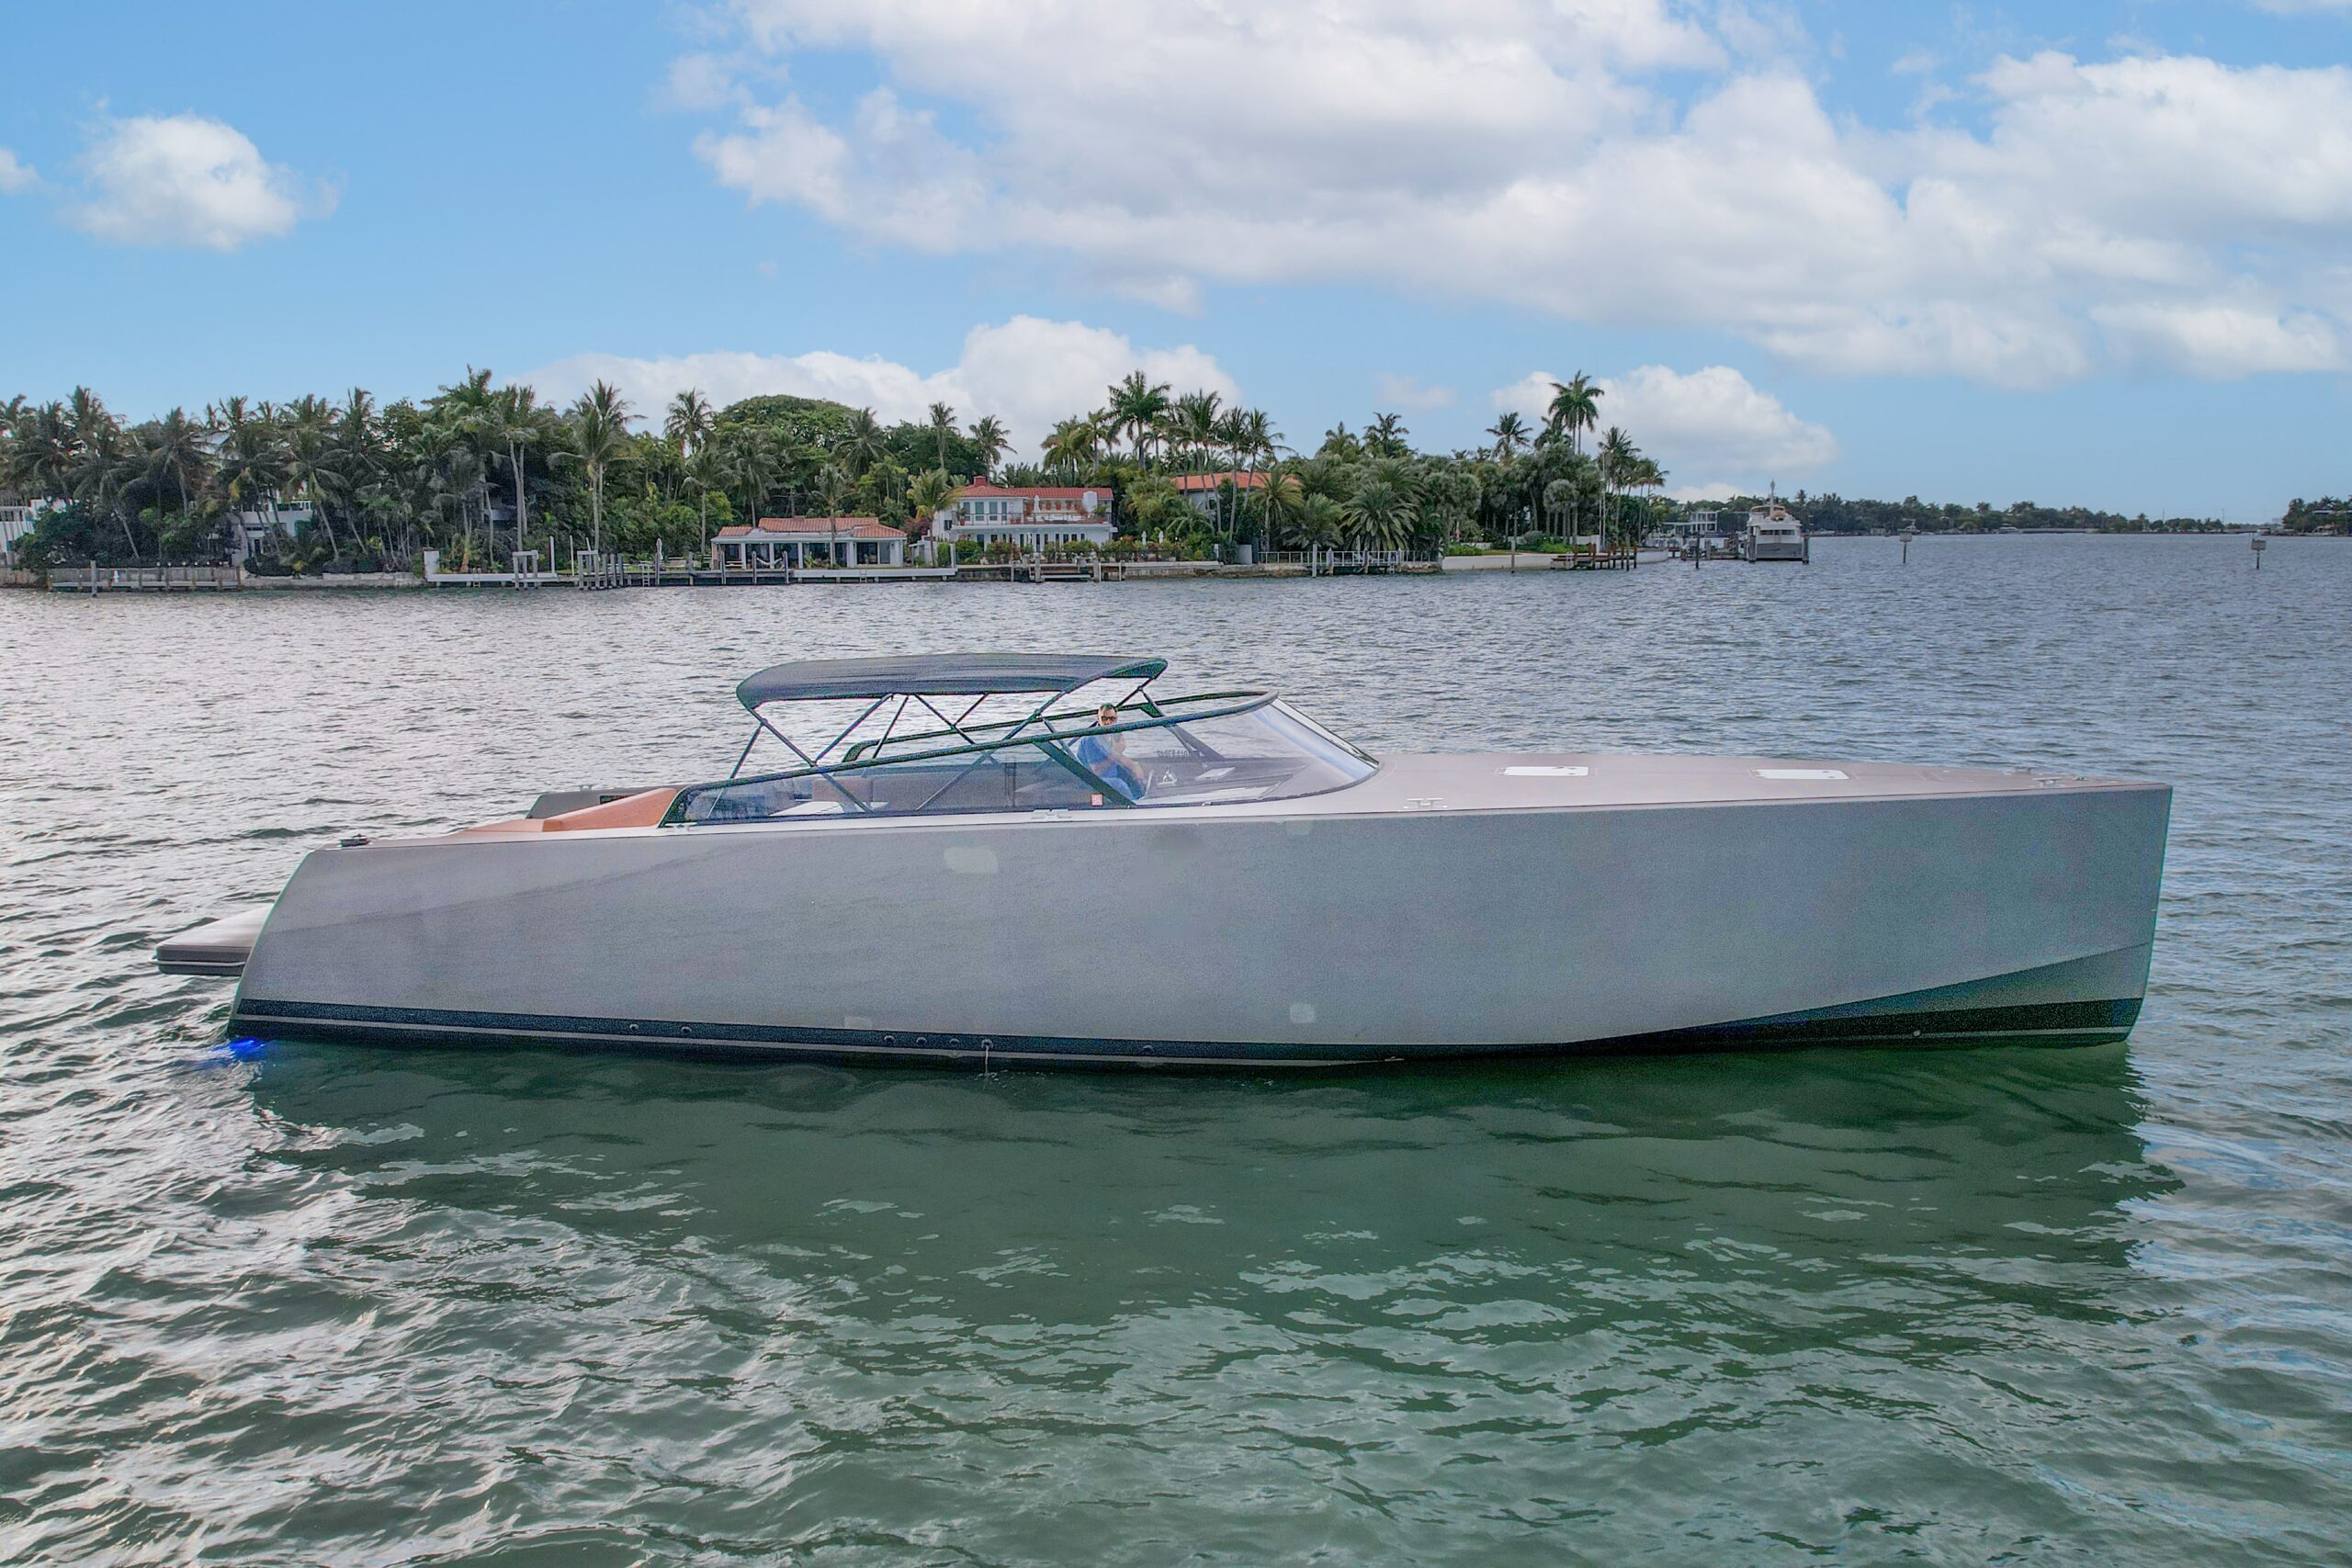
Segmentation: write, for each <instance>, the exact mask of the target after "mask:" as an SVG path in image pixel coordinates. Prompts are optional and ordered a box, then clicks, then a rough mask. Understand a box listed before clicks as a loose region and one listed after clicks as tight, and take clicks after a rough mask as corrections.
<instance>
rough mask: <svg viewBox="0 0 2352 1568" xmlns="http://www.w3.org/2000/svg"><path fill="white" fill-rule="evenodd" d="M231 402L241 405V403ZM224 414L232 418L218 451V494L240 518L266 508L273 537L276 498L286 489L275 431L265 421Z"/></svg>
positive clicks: (282, 456)
mask: <svg viewBox="0 0 2352 1568" xmlns="http://www.w3.org/2000/svg"><path fill="white" fill-rule="evenodd" d="M231 402H232V403H240V402H242V400H241V399H232V400H231ZM224 412H229V413H230V414H231V418H230V421H229V438H228V440H227V441H226V442H224V443H222V445H221V447H220V471H219V475H218V478H219V479H220V489H221V492H222V493H223V494H225V495H226V496H227V497H228V498H229V508H230V510H231V511H232V512H234V513H240V514H242V513H247V512H254V511H258V510H259V509H260V508H261V507H262V506H263V505H265V504H266V505H267V507H268V509H269V511H268V516H269V526H270V531H271V533H272V534H273V535H275V534H276V532H277V494H278V491H281V490H283V489H284V488H285V485H286V458H285V453H284V450H283V446H282V444H281V443H280V441H279V439H278V434H277V426H276V424H274V423H271V422H270V421H267V420H259V419H246V418H243V417H239V416H241V415H242V413H243V410H242V409H234V410H227V411H224Z"/></svg>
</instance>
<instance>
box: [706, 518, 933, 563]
mask: <svg viewBox="0 0 2352 1568" xmlns="http://www.w3.org/2000/svg"><path fill="white" fill-rule="evenodd" d="M710 548H711V554H712V556H713V557H714V558H716V560H717V561H718V564H719V565H720V566H723V567H735V568H745V569H758V570H771V569H775V568H781V567H787V566H788V567H792V568H794V569H796V570H799V569H805V568H808V567H812V566H813V567H820V568H821V567H849V566H904V565H905V564H906V561H907V536H906V535H905V534H903V533H901V532H900V531H899V530H898V529H896V528H893V527H891V526H890V525H888V524H887V523H885V522H883V521H882V520H881V519H880V518H877V517H763V518H761V519H760V520H759V521H758V522H757V523H732V524H729V525H727V526H726V527H724V528H721V529H720V530H719V531H718V536H717V537H715V538H713V539H712V540H711V541H710Z"/></svg>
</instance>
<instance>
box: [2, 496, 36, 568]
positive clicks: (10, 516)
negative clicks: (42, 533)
mask: <svg viewBox="0 0 2352 1568" xmlns="http://www.w3.org/2000/svg"><path fill="white" fill-rule="evenodd" d="M32 531H33V509H32V508H31V507H29V506H0V556H13V555H15V554H16V551H17V540H18V539H21V538H23V537H24V536H26V535H27V534H29V533H31V532H32Z"/></svg>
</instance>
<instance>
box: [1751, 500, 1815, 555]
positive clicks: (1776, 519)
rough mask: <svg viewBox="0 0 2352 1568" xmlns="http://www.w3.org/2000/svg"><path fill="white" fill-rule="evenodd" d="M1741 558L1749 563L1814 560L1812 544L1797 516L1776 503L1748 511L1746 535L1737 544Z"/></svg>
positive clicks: (1775, 501)
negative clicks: (1738, 544)
mask: <svg viewBox="0 0 2352 1568" xmlns="http://www.w3.org/2000/svg"><path fill="white" fill-rule="evenodd" d="M1739 553H1740V558H1742V559H1743V560H1749V561H1765V560H1792V561H1810V560H1812V559H1813V541H1812V540H1811V539H1809V538H1807V537H1806V536H1805V531H1804V524H1803V523H1802V522H1800V521H1799V520H1798V518H1797V515H1796V513H1792V512H1791V511H1790V510H1789V509H1788V508H1787V507H1785V506H1783V505H1781V503H1780V502H1779V501H1778V500H1773V501H1768V502H1765V503H1764V504H1763V505H1761V506H1758V507H1754V508H1751V509H1750V510H1749V512H1748V513H1747V535H1746V536H1744V537H1743V539H1742V540H1741V542H1740V547H1739Z"/></svg>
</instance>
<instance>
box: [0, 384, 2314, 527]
mask: <svg viewBox="0 0 2352 1568" xmlns="http://www.w3.org/2000/svg"><path fill="white" fill-rule="evenodd" d="M1605 397H1606V389H1604V388H1602V387H1600V385H1598V384H1597V383H1595V382H1594V380H1593V379H1592V378H1590V377H1589V376H1586V375H1584V374H1582V373H1581V372H1579V373H1578V374H1577V376H1575V377H1573V378H1570V379H1569V380H1567V381H1564V382H1555V383H1554V385H1553V393H1552V396H1551V399H1550V401H1549V405H1548V407H1547V409H1546V410H1545V412H1544V415H1543V417H1541V418H1540V419H1538V420H1535V421H1532V422H1531V421H1530V420H1529V419H1528V418H1527V417H1526V416H1523V415H1521V414H1520V413H1517V412H1507V413H1504V414H1503V415H1501V416H1500V417H1499V418H1498V419H1497V420H1496V422H1495V423H1494V424H1493V425H1492V426H1490V427H1489V428H1488V429H1487V431H1486V432H1485V435H1486V440H1485V442H1484V443H1483V444H1482V445H1480V446H1476V447H1474V448H1469V449H1457V450H1454V451H1452V452H1444V453H1439V452H1425V451H1421V450H1419V449H1417V448H1416V447H1415V446H1413V444H1412V441H1411V432H1410V431H1409V430H1408V429H1407V427H1406V425H1405V423H1404V420H1403V418H1402V417H1401V416H1400V415H1398V414H1396V413H1393V412H1375V413H1374V415H1373V417H1372V418H1371V420H1370V421H1369V422H1367V423H1365V424H1364V426H1363V428H1362V429H1361V430H1360V431H1359V430H1351V429H1350V428H1349V427H1348V426H1347V425H1345V424H1344V423H1341V424H1337V425H1334V426H1332V427H1331V428H1330V429H1329V430H1327V431H1325V432H1324V433H1323V435H1322V438H1321V440H1320V441H1319V442H1318V443H1317V445H1316V446H1314V447H1313V448H1312V449H1311V450H1306V451H1301V450H1297V449H1295V448H1294V447H1292V446H1289V445H1288V444H1286V442H1285V440H1284V437H1283V433H1282V431H1281V430H1279V429H1278V428H1276V426H1275V424H1274V422H1273V420H1272V417H1271V416H1270V415H1269V414H1268V413H1267V412H1265V411H1264V410H1262V409H1255V408H1247V407H1240V406H1236V405H1229V404H1227V402H1226V401H1225V400H1224V399H1223V398H1222V397H1220V395H1219V394H1217V393H1216V392H1215V391H1210V390H1202V389H1194V390H1188V391H1181V392H1180V391H1177V390H1175V389H1173V388H1172V387H1171V386H1170V384H1169V383H1167V382H1159V381H1154V380H1152V379H1151V378H1149V377H1148V376H1146V375H1145V374H1144V373H1143V372H1142V371H1136V372H1134V373H1132V374H1130V375H1128V376H1126V377H1125V378H1123V379H1121V380H1119V381H1118V382H1116V383H1114V384H1113V385H1111V386H1109V387H1106V388H1105V389H1104V391H1103V401H1102V403H1101V405H1100V406H1099V407H1097V408H1094V409H1091V410H1089V411H1086V412H1080V413H1074V414H1071V415H1070V416H1069V417H1067V418H1065V419H1061V420H1059V421H1057V422H1056V423H1054V425H1053V427H1052V429H1051V430H1050V432H1049V433H1048V434H1046V437H1045V439H1044V441H1043V442H1042V443H1041V444H1040V446H1039V447H1038V448H1037V450H1036V454H1035V457H1034V458H1025V457H1024V458H1016V454H1015V453H1014V449H1013V447H1012V439H1011V436H1010V434H1009V432H1008V430H1007V427H1006V425H1005V423H1004V422H1003V421H1001V419H999V418H997V417H995V416H994V415H989V414H981V415H979V416H978V417H975V418H971V419H969V420H965V419H963V418H962V417H960V416H959V414H958V412H957V411H956V409H954V408H952V407H950V406H949V405H947V404H946V403H944V402H939V403H933V404H932V405H931V407H930V408H929V410H928V412H927V413H926V415H925V417H924V418H922V419H921V420H906V421H898V422H893V423H886V422H884V421H883V420H882V419H881V418H880V417H879V416H877V415H876V412H875V411H874V410H872V409H870V408H850V407H848V406H846V405H844V404H842V403H837V402H831V401H828V400H821V399H814V398H799V397H789V396H780V395H779V396H765V397H754V398H749V399H745V400H741V401H738V402H735V403H732V404H730V405H729V406H727V407H726V408H724V409H720V408H715V407H714V406H713V405H712V403H711V401H710V400H709V399H708V398H707V397H706V396H705V395H704V394H703V393H702V392H701V391H699V390H695V389H689V390H687V391H684V392H681V393H679V394H677V395H676V396H675V397H673V399H671V400H669V402H668V403H667V404H666V405H664V406H663V407H662V408H661V409H660V410H659V411H649V412H644V413H640V412H639V411H638V410H637V409H635V408H633V407H632V406H631V404H630V402H629V400H628V399H627V398H626V397H625V396H624V395H623V394H622V393H621V392H620V391H619V390H618V389H616V388H615V387H613V386H611V385H609V384H607V383H605V382H603V381H598V382H596V383H595V384H594V385H593V386H591V387H590V388H589V389H588V390H587V391H586V392H584V393H582V395H581V396H580V397H579V398H577V399H575V400H572V401H571V403H569V404H567V405H563V406H560V407H559V406H553V405H550V404H548V403H546V402H543V401H541V400H540V399H539V397H538V394H537V392H536V391H535V390H534V389H532V388H530V387H529V386H525V385H514V384H509V385H505V386H500V385H497V384H495V378H494V377H493V375H492V372H490V371H488V370H479V369H471V368H469V370H468V372H467V373H466V375H465V376H463V377H462V378H459V379H458V380H457V381H455V382H454V383H452V384H450V385H448V386H445V387H442V388H440V389H437V390H436V391H435V393H434V394H433V395H432V396H430V397H428V398H424V399H422V400H406V399H403V400H399V401H395V402H392V403H389V404H379V402H378V401H377V400H376V399H375V398H374V397H373V396H372V395H371V394H369V393H368V391H367V390H365V389H356V388H355V389H352V390H351V391H350V392H349V393H347V394H346V395H345V396H344V397H343V398H341V399H327V398H322V397H317V396H306V397H301V398H298V399H295V400H292V401H290V402H286V403H272V402H266V401H254V400H249V399H246V398H243V397H232V398H226V399H223V400H220V402H218V403H214V404H209V405H207V406H206V407H205V408H204V409H203V411H202V412H200V413H198V414H193V415H191V414H189V413H188V412H186V411H185V410H183V409H178V408H175V409H173V410H171V411H170V412H167V413H165V414H164V415H163V416H162V417H161V418H157V419H149V420H145V421H141V422H137V423H126V422H125V421H123V420H121V419H119V417H117V416H116V415H115V414H114V413H113V412H111V411H110V410H109V409H108V408H107V406H106V404H105V402H104V401H103V400H101V399H100V398H99V397H98V396H97V395H96V393H95V392H93V391H91V390H90V389H88V388H76V389H74V393H73V395H72V396H71V397H70V398H67V399H64V400H58V401H51V402H46V403H33V402H29V401H28V400H25V399H23V398H21V397H19V398H12V399H9V400H6V402H0V502H5V501H9V500H14V501H17V502H40V503H42V510H40V513H39V514H38V518H37V521H36V525H35V526H34V527H33V529H32V530H31V533H30V534H29V535H28V537H27V538H26V539H25V540H24V541H23V542H22V543H21V544H20V545H19V547H18V556H19V558H20V560H21V561H22V562H23V563H25V564H28V565H31V566H33V567H36V568H40V567H43V566H46V565H48V564H50V563H51V562H55V563H66V562H73V561H80V560H85V559H86V560H96V561H98V562H101V563H102V564H124V563H142V562H143V563H155V562H175V563H176V562H187V561H204V560H218V559H221V558H225V556H226V555H227V553H228V552H229V551H230V550H231V549H232V547H235V545H236V544H237V543H238V539H239V535H240V532H241V530H242V531H243V533H245V534H247V535H249V536H254V537H255V538H257V539H258V541H259V544H258V548H259V550H260V552H261V554H260V559H259V562H258V564H259V567H260V569H261V570H368V569H372V568H378V567H400V568H405V569H412V570H413V568H414V566H415V565H416V563H417V561H418V559H419V558H420V557H421V554H422V552H423V551H424V550H425V549H428V548H434V549H438V550H440V551H441V552H442V554H443V556H444V558H445V560H446V561H447V563H448V564H449V565H451V566H454V567H458V568H465V567H469V566H496V565H503V564H504V563H505V562H506V561H507V560H508V559H510V558H511V557H512V554H513V552H515V550H517V549H523V548H535V549H538V550H541V551H542V552H544V554H543V559H546V560H548V562H549V563H553V562H554V561H555V560H556V559H557V558H560V556H562V555H563V554H564V553H566V552H567V551H568V550H569V551H576V550H577V549H579V548H582V547H585V548H589V549H597V550H605V551H610V552H618V553H621V554H625V555H628V556H631V557H643V556H650V555H652V554H654V553H656V552H657V551H659V552H662V553H666V554H667V555H669V556H672V557H695V556H707V552H708V547H709V540H710V536H711V535H712V533H713V532H715V531H716V530H717V529H718V528H720V527H724V526H726V525H729V524H730V523H734V522H737V521H740V520H742V519H745V518H756V517H760V516H776V515H781V516H825V517H842V516H874V517H878V518H880V519H882V520H883V521H884V522H887V523H891V524H894V525H899V526H903V527H908V528H910V531H913V532H916V533H918V534H919V533H920V532H921V531H922V529H923V528H924V527H925V526H927V525H928V523H929V521H930V519H931V518H932V517H933V515H934V514H935V513H938V512H940V511H941V510H943V509H944V508H945V507H946V506H948V505H949V504H951V503H952V502H953V500H954V497H955V494H956V491H957V490H958V489H959V488H961V487H962V486H963V485H964V484H966V483H967V482H969V481H971V480H973V479H995V480H998V481H1000V482H1002V483H1004V484H1007V485H1014V486H1019V485H1024V484H1069V485H1084V486H1090V487H1101V488H1102V489H1103V490H1104V491H1107V492H1108V493H1109V494H1110V496H1111V497H1112V501H1113V505H1114V518H1115V520H1116V523H1117V525H1118V528H1119V531H1120V533H1121V535H1122V536H1125V539H1126V541H1128V542H1129V543H1131V544H1134V545H1136V546H1148V547H1151V548H1154V549H1157V550H1162V551H1166V552H1169V553H1174V554H1193V555H1202V554H1206V553H1209V552H1211V551H1215V550H1218V549H1222V548H1224V547H1228V546H1231V545H1235V544H1252V545H1255V546H1257V547H1261V548H1272V549H1304V548H1307V547H1362V548H1381V549H1407V550H1416V551H1433V550H1438V549H1442V548H1446V547H1455V546H1459V545H1461V544H1463V543H1464V541H1470V540H1483V541H1492V542H1500V541H1503V540H1505V539H1517V540H1519V541H1521V543H1522V544H1526V545H1529V546H1531V547H1542V546H1544V545H1555V546H1556V545H1557V544H1558V543H1559V542H1560V541H1563V540H1565V539H1567V538H1574V537H1581V538H1586V539H1598V540H1600V541H1604V542H1605V543H1607V544H1608V545H1610V546H1612V547H1614V546H1623V545H1624V544H1627V543H1630V542H1633V541H1634V540H1637V539H1639V538H1640V537H1641V536H1643V535H1644V534H1645V533H1647V532H1649V531H1650V530H1651V529H1653V528H1655V527H1657V526H1658V525H1660V524H1661V523H1663V522H1665V521H1667V520H1668V519H1670V518H1672V517H1675V516H1677V515H1679V513H1680V512H1681V510H1682V508H1681V507H1679V506H1678V505H1676V504H1675V503H1673V502H1667V501H1664V500H1662V499H1660V498H1659V496H1658V491H1660V490H1661V488H1662V487H1663V486H1664V484H1665V483H1666V480H1667V477H1668V476H1667V473H1666V471H1665V470H1664V469H1663V468H1660V467H1659V466H1658V465H1657V463H1656V462H1655V461H1653V460H1652V459H1651V458H1649V457H1646V456H1645V455H1644V454H1643V452H1642V451H1641V449H1640V448H1639V447H1638V446H1635V445H1634V440H1633V438H1632V436H1631V435H1630V434H1628V433H1627V432H1626V431H1624V430H1623V429H1622V428H1620V427H1618V426H1616V425H1613V424H1604V421H1603V414H1602V409H1603V403H1604V400H1605ZM1188 474H1190V475H1202V474H1206V475H1211V476H1215V479H1214V480H1213V482H1212V485H1211V488H1210V489H1209V490H1208V491H1206V492H1205V501H1204V502H1199V501H1198V498H1199V497H1200V496H1201V495H1202V493H1203V492H1201V491H1199V489H1198V488H1197V486H1196V487H1195V488H1194V489H1193V491H1190V492H1189V493H1188V491H1186V490H1184V489H1182V488H1180V487H1179V484H1178V482H1177V481H1178V479H1180V478H1182V477H1183V476H1185V475H1188ZM1752 499H1753V498H1747V497H1734V498H1728V499H1727V501H1726V502H1724V503H1723V504H1727V505H1731V506H1734V507H1737V506H1744V505H1746V504H1747V503H1749V502H1751V501H1752ZM1196 502H1197V503H1196ZM1792 504H1793V505H1795V507H1796V508H1797V510H1798V512H1799V513H1800V515H1801V516H1803V517H1804V521H1805V524H1806V525H1807V526H1808V527H1809V528H1812V529H1815V531H1820V532H1833V533H1834V532H1860V531H1869V530H1873V529H1884V530H1888V531H1893V530H1895V529H1899V528H1901V527H1904V526H1906V525H1908V526H1915V527H1919V528H1923V529H1985V528H1991V527H2000V526H2019V527H2091V528H2110V529H2111V528H2151V527H2189V526H2211V524H2210V523H2209V522H2208V521H2207V520H2202V519H2172V520H2167V521H2165V522H2162V523H2151V522H2150V521H2149V520H2148V519H2146V518H2144V517H2142V518H2123V517H2120V516H2119V515H2117V514H2113V513H2098V512H2089V511H2086V510H2083V509H2079V508H2075V509H2051V508H2042V507H2036V506H2034V505H2032V504H2031V503H2030V502H2023V503H2019V505H2018V506H2016V507H2012V508H2008V509H2007V510H2005V511H1997V512H1996V511H1994V510H1993V509H1991V508H1990V507H1986V506H1982V505H1980V506H1977V507H1975V508H1973V509H1972V508H1965V507H1958V506H1936V505H1932V504H1928V503H1924V502H1920V501H1919V500H1918V499H1917V497H1908V498H1905V500H1904V501H1902V502H1871V501H1849V500H1846V499H1844V498H1842V497H1839V496H1837V495H1834V494H1824V495H1818V496H1811V497H1808V496H1805V495H1804V493H1803V492H1800V493H1799V494H1798V496H1797V497H1795V498H1793V501H1792ZM2298 505H2301V502H2299V503H2298ZM288 508H292V509H294V512H293V515H294V517H295V518H296V519H297V521H296V522H295V523H294V525H292V526H291V527H290V529H281V528H279V527H277V526H275V523H276V522H277V520H278V519H279V518H281V517H282V516H284V515H286V514H287V511H288ZM253 523H257V524H258V525H259V526H258V527H254V526H250V525H249V524H253Z"/></svg>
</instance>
